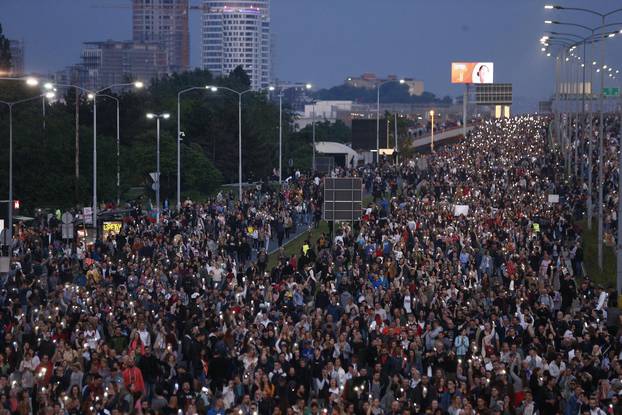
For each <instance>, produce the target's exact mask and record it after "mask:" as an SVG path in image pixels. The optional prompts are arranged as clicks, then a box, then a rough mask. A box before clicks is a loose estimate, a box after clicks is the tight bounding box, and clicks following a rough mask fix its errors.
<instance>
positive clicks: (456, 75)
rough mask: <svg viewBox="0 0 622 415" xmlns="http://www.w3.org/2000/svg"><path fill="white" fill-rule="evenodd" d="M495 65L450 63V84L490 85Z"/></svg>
mask: <svg viewBox="0 0 622 415" xmlns="http://www.w3.org/2000/svg"><path fill="white" fill-rule="evenodd" d="M494 72H495V65H494V63H492V62H452V63H451V83H452V84H492V83H493V78H494Z"/></svg>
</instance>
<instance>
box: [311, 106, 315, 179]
mask: <svg viewBox="0 0 622 415" xmlns="http://www.w3.org/2000/svg"><path fill="white" fill-rule="evenodd" d="M311 130H312V139H313V159H312V161H311V174H315V102H313V118H312V120H311Z"/></svg>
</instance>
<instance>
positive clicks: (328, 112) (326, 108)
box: [294, 101, 352, 129]
mask: <svg viewBox="0 0 622 415" xmlns="http://www.w3.org/2000/svg"><path fill="white" fill-rule="evenodd" d="M351 110H352V101H317V102H316V103H315V105H313V104H306V105H305V106H304V112H303V113H302V114H301V115H300V117H298V118H297V119H296V120H295V121H294V124H295V125H296V127H297V128H298V129H301V128H305V127H306V126H307V125H310V124H311V123H312V122H313V119H314V118H315V121H316V122H324V121H330V122H335V121H337V120H338V119H341V120H342V121H344V122H346V120H345V119H342V118H340V114H350V111H351ZM314 113H315V114H314Z"/></svg>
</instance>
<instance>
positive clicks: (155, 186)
mask: <svg viewBox="0 0 622 415" xmlns="http://www.w3.org/2000/svg"><path fill="white" fill-rule="evenodd" d="M151 189H152V190H154V191H157V190H158V182H155V183H153V184H151Z"/></svg>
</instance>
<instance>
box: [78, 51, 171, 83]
mask: <svg viewBox="0 0 622 415" xmlns="http://www.w3.org/2000/svg"><path fill="white" fill-rule="evenodd" d="M81 57H82V62H81V64H80V65H77V66H76V67H74V69H72V71H74V74H73V75H76V76H78V78H79V79H81V81H82V86H84V87H85V88H88V89H97V88H104V87H106V86H108V85H113V84H119V83H125V82H128V81H131V80H140V81H143V82H145V83H146V84H147V83H149V82H150V81H151V80H152V79H154V78H159V77H161V76H163V75H165V74H166V73H168V68H169V65H168V54H167V50H166V48H164V47H163V46H162V44H161V43H158V42H151V43H139V42H132V41H113V40H108V41H105V42H85V43H84V47H83V49H82V56H81Z"/></svg>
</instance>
